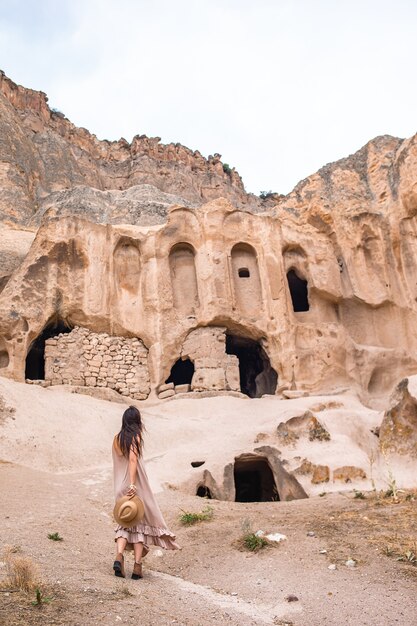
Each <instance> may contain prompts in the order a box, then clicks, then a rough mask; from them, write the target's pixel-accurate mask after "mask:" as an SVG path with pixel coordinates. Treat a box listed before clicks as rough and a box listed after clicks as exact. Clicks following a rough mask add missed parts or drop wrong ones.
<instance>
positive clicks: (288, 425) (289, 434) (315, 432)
mask: <svg viewBox="0 0 417 626" xmlns="http://www.w3.org/2000/svg"><path fill="white" fill-rule="evenodd" d="M277 435H278V437H279V438H280V440H281V441H282V443H292V442H294V441H295V440H296V439H298V438H299V437H303V436H304V437H308V438H309V440H310V441H314V440H318V441H328V440H329V439H330V435H329V433H328V432H327V430H326V429H325V428H324V426H323V425H322V424H321V423H320V422H319V420H318V419H317V417H315V415H313V413H312V412H311V411H305V413H303V414H302V415H296V416H294V417H290V419H288V420H287V421H286V422H281V423H280V424H278V426H277Z"/></svg>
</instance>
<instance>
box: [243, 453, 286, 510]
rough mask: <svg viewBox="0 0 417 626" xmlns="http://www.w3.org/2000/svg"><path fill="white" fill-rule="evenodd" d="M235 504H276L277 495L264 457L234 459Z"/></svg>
mask: <svg viewBox="0 0 417 626" xmlns="http://www.w3.org/2000/svg"><path fill="white" fill-rule="evenodd" d="M234 478H235V490H236V496H235V502H277V501H279V499H280V498H279V493H278V489H277V486H276V484H275V480H274V475H273V474H272V470H271V467H270V465H269V463H268V461H267V459H266V458H265V457H258V456H252V457H251V456H245V457H243V458H238V459H235V467H234Z"/></svg>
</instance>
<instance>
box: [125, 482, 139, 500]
mask: <svg viewBox="0 0 417 626" xmlns="http://www.w3.org/2000/svg"><path fill="white" fill-rule="evenodd" d="M136 492H137V488H136V485H129V491H128V492H127V493H126V495H127V497H128V498H133V496H135V495H136Z"/></svg>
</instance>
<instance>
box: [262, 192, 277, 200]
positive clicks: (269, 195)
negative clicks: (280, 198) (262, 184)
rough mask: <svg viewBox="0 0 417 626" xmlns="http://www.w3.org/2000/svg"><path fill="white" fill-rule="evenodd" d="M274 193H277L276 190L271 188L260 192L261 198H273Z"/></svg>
mask: <svg viewBox="0 0 417 626" xmlns="http://www.w3.org/2000/svg"><path fill="white" fill-rule="evenodd" d="M274 195H275V192H274V191H271V190H269V191H261V192H259V197H260V199H261V200H268V198H271V197H272V196H274Z"/></svg>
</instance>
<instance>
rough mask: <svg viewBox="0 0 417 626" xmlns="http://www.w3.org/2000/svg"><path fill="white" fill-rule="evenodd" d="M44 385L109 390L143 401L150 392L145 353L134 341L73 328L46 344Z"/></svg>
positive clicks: (138, 343)
mask: <svg viewBox="0 0 417 626" xmlns="http://www.w3.org/2000/svg"><path fill="white" fill-rule="evenodd" d="M45 381H47V382H49V381H50V383H51V384H52V385H62V384H65V385H78V386H86V387H109V388H110V389H114V390H115V391H118V392H119V393H120V394H121V395H123V396H129V397H130V398H135V399H136V400H145V399H146V398H147V397H148V395H149V392H150V381H149V370H148V350H147V348H146V347H145V346H144V344H143V342H142V341H141V340H140V339H137V338H136V337H133V338H131V337H112V336H110V335H108V334H106V333H93V332H90V331H89V330H88V329H87V328H81V327H78V326H76V327H75V328H74V329H73V330H72V331H71V332H70V333H64V334H60V335H57V336H56V337H53V338H52V339H47V340H46V342H45Z"/></svg>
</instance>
